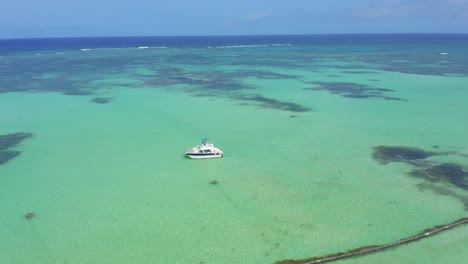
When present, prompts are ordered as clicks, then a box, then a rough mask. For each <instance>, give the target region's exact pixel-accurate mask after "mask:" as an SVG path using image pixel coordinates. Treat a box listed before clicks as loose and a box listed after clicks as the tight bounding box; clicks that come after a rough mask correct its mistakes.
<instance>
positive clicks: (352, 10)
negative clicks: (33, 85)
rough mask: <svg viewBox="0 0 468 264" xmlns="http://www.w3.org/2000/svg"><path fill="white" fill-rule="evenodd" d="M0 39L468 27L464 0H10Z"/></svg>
mask: <svg viewBox="0 0 468 264" xmlns="http://www.w3.org/2000/svg"><path fill="white" fill-rule="evenodd" d="M1 6H2V8H1V10H0V38H24V37H74V36H174V35H179V36H180V35H251V34H321V33H413V32H420V33H435V32H440V33H468V0H287V1H286V0H230V1H225V0H190V1H189V0H133V1H130V0H75V1H70V0H40V1H38V0H15V1H3V3H2V5H1Z"/></svg>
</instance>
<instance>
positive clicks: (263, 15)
mask: <svg viewBox="0 0 468 264" xmlns="http://www.w3.org/2000/svg"><path fill="white" fill-rule="evenodd" d="M271 15H272V14H271V13H269V12H256V13H252V14H250V15H248V16H247V20H249V21H257V20H261V19H264V18H267V17H270V16H271Z"/></svg>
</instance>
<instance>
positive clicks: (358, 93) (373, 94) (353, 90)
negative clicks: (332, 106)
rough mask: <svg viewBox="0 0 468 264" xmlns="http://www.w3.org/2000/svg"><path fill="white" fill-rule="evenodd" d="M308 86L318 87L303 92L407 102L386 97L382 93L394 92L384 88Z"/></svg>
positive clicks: (343, 84)
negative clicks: (324, 92) (309, 91)
mask: <svg viewBox="0 0 468 264" xmlns="http://www.w3.org/2000/svg"><path fill="white" fill-rule="evenodd" d="M308 84H313V85H315V86H318V87H308V88H304V90H311V91H328V92H329V93H332V94H338V95H341V96H342V97H347V98H357V99H364V98H377V99H384V100H398V101H407V100H405V99H401V98H397V97H390V96H386V95H385V94H384V93H387V92H394V90H391V89H386V88H377V87H370V86H368V85H365V84H358V83H348V82H309V83H308Z"/></svg>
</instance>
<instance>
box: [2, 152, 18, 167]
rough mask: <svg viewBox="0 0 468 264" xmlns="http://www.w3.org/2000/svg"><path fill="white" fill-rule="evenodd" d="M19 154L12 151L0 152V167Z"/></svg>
mask: <svg viewBox="0 0 468 264" xmlns="http://www.w3.org/2000/svg"><path fill="white" fill-rule="evenodd" d="M20 153H21V152H19V151H14V150H2V151H0V165H2V164H4V163H7V162H8V161H9V160H11V159H13V158H15V157H16V156H18V155H19V154H20Z"/></svg>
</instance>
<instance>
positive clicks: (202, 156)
mask: <svg viewBox="0 0 468 264" xmlns="http://www.w3.org/2000/svg"><path fill="white" fill-rule="evenodd" d="M185 155H187V157H189V158H191V159H219V158H222V157H223V154H209V155H206V154H190V153H186V154H185Z"/></svg>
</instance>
